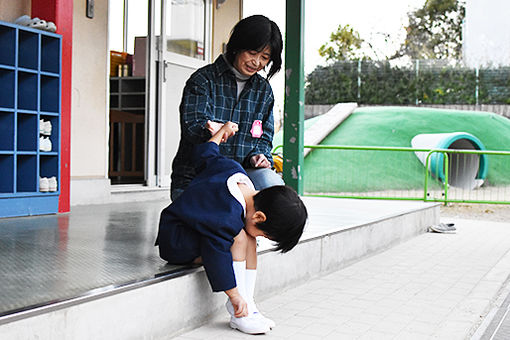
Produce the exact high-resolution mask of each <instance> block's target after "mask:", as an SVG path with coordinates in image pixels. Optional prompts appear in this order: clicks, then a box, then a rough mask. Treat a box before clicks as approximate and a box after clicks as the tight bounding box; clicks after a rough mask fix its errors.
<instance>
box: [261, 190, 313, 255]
mask: <svg viewBox="0 0 510 340" xmlns="http://www.w3.org/2000/svg"><path fill="white" fill-rule="evenodd" d="M253 202H254V205H255V210H258V211H262V212H263V213H264V214H265V215H266V220H265V221H264V222H262V223H259V224H257V228H259V229H260V230H261V231H263V232H264V234H265V235H266V236H267V237H268V238H269V239H271V240H272V241H275V242H276V244H277V249H276V250H281V252H282V253H286V252H288V251H289V250H291V249H292V248H294V246H296V244H297V243H298V242H299V239H300V238H301V235H302V234H303V229H304V227H305V223H306V219H307V218H308V212H307V211H306V207H305V205H304V203H303V201H302V200H301V198H299V195H298V194H297V193H296V191H295V190H294V189H292V188H291V187H289V186H286V185H276V186H272V187H269V188H265V189H263V190H261V191H259V192H258V193H257V194H256V195H255V196H254V197H253Z"/></svg>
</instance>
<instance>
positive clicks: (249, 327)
mask: <svg viewBox="0 0 510 340" xmlns="http://www.w3.org/2000/svg"><path fill="white" fill-rule="evenodd" d="M230 327H232V328H233V329H238V330H240V331H241V332H243V333H246V334H263V333H267V332H269V331H270V328H269V326H268V325H267V324H266V323H265V322H264V321H262V319H260V318H256V317H253V316H251V315H250V316H247V317H244V318H236V317H233V316H232V317H230Z"/></svg>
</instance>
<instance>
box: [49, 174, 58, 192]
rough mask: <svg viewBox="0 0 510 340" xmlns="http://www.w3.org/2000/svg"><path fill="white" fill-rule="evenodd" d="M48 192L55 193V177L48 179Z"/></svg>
mask: <svg viewBox="0 0 510 340" xmlns="http://www.w3.org/2000/svg"><path fill="white" fill-rule="evenodd" d="M48 191H50V192H55V191H57V178H56V177H55V176H53V177H50V178H48Z"/></svg>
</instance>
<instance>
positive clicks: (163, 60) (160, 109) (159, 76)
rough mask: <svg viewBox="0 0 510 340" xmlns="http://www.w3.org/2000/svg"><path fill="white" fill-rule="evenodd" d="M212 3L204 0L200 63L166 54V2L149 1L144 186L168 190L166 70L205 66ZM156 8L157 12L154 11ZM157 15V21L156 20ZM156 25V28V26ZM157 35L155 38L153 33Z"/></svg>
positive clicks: (181, 56)
mask: <svg viewBox="0 0 510 340" xmlns="http://www.w3.org/2000/svg"><path fill="white" fill-rule="evenodd" d="M212 2H213V1H212V0H205V37H204V38H205V43H204V45H205V46H204V60H199V59H196V58H192V57H188V56H184V55H180V54H177V53H174V52H168V51H167V50H166V49H165V48H164V46H165V44H164V43H163V41H164V39H163V37H166V26H167V25H166V22H167V20H169V18H167V12H168V11H167V5H168V4H169V3H170V1H169V0H150V3H149V23H150V24H149V32H148V36H149V37H148V46H147V52H148V62H147V67H148V70H147V72H146V74H147V76H148V78H149V79H148V81H147V82H146V84H147V85H146V86H147V92H146V93H148V96H147V99H146V100H147V105H146V107H147V114H146V122H145V125H146V143H145V144H146V162H145V165H146V172H145V173H146V175H145V176H146V179H145V180H146V183H147V186H157V187H170V173H167V172H166V170H165V169H168V168H170V167H169V165H170V164H169V162H171V161H172V160H171V159H169V157H168V151H169V150H168V148H167V131H166V123H167V112H168V102H167V98H166V95H165V94H166V92H167V84H168V81H169V79H171V77H169V74H168V66H169V65H171V64H173V65H178V66H181V67H185V68H190V69H192V70H196V69H198V68H200V67H202V66H205V65H207V64H208V63H209V62H210V58H211V53H212V52H211V51H212V49H211V44H212ZM158 7H159V8H158ZM159 15H160V19H158V16H159ZM158 23H159V27H157V26H158ZM158 32H159V33H160V34H159V36H158V34H157V33H158Z"/></svg>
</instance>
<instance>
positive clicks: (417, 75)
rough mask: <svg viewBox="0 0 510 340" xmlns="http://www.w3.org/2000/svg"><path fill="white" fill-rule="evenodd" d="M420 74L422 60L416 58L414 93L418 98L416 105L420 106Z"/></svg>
mask: <svg viewBox="0 0 510 340" xmlns="http://www.w3.org/2000/svg"><path fill="white" fill-rule="evenodd" d="M419 75H420V60H419V59H416V90H415V93H414V96H415V98H416V101H415V105H416V106H418V104H419V101H418V93H419V91H418V86H419Z"/></svg>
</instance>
